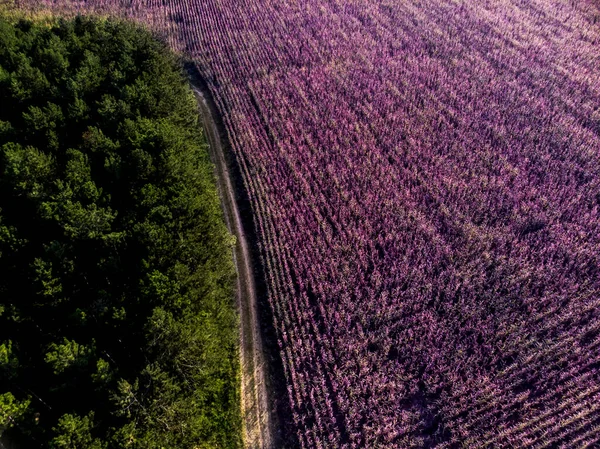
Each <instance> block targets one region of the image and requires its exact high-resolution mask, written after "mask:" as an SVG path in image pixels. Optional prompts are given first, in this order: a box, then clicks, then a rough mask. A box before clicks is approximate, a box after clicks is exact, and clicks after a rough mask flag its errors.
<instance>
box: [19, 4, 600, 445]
mask: <svg viewBox="0 0 600 449" xmlns="http://www.w3.org/2000/svg"><path fill="white" fill-rule="evenodd" d="M17 3H18V4H20V5H22V6H25V5H27V4H37V5H38V6H39V5H40V4H45V6H49V7H55V8H59V9H60V8H64V9H67V10H80V11H94V10H95V11H103V12H107V11H115V12H119V13H120V14H125V15H128V16H131V17H134V18H136V19H138V20H141V21H144V22H146V23H148V24H149V25H150V26H152V27H154V28H156V29H160V30H162V31H163V32H165V33H166V35H167V36H168V39H169V41H170V43H171V45H172V46H173V47H174V48H176V49H178V50H180V51H182V52H185V53H186V54H188V55H190V56H191V57H193V59H194V61H195V62H196V63H197V67H198V69H199V71H200V73H201V74H202V76H203V78H204V79H205V81H206V82H207V83H208V86H209V89H210V92H211V94H212V95H213V97H214V99H215V101H216V103H217V105H218V109H219V112H220V114H221V115H222V118H223V121H224V123H225V126H226V130H227V135H228V139H229V141H230V144H231V147H232V149H233V152H234V155H235V160H236V161H237V163H238V164H239V166H240V168H241V172H242V176H243V183H244V186H245V188H246V190H247V193H248V196H249V198H250V201H251V206H252V213H253V216H254V222H255V224H256V229H255V231H256V235H257V237H258V245H259V251H260V256H261V260H262V264H263V266H264V271H265V277H266V282H267V289H268V301H269V304H270V306H271V308H272V311H273V316H274V319H273V326H274V327H275V330H276V335H277V339H278V343H279V349H280V354H281V358H282V360H283V367H284V372H285V379H286V385H287V394H288V396H287V400H288V401H289V406H290V408H291V412H292V413H291V424H290V425H289V426H288V427H289V428H287V429H286V431H288V432H291V433H293V434H295V438H296V440H297V444H298V445H299V446H300V447H301V448H306V449H308V448H344V449H345V448H356V449H358V448H440V449H441V448H462V447H464V448H474V449H476V448H537V449H541V448H559V447H563V448H583V447H590V448H592V447H600V3H599V2H598V1H597V0H579V1H577V2H572V1H570V0H493V1H491V0H481V1H476V0H371V1H364V0H236V1H232V0H229V1H227V0H146V1H142V0H128V1H125V0H121V1H117V0H115V1H111V0H105V1H100V0H88V1H78V2H76V1H66V0H65V1H59V0H56V1H45V2H39V1H33V0H31V1H27V0H26V1H23V0H21V1H19V2H17Z"/></svg>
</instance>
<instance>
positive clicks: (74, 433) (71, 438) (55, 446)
mask: <svg viewBox="0 0 600 449" xmlns="http://www.w3.org/2000/svg"><path fill="white" fill-rule="evenodd" d="M93 423H94V412H90V413H89V414H88V415H87V416H84V417H83V418H81V417H79V416H77V415H70V414H65V415H63V416H61V418H60V419H59V420H58V425H57V426H56V427H55V428H54V429H53V430H54V432H55V433H56V436H55V437H54V438H53V439H52V441H51V442H50V449H83V448H86V449H105V448H106V447H107V444H106V442H102V441H100V440H99V439H97V438H94V437H93V436H92V429H93V427H94V426H93Z"/></svg>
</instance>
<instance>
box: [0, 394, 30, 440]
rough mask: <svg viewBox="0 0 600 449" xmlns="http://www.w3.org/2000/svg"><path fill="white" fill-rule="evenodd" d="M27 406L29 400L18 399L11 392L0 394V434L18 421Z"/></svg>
mask: <svg viewBox="0 0 600 449" xmlns="http://www.w3.org/2000/svg"><path fill="white" fill-rule="evenodd" d="M27 407H29V400H28V399H25V400H22V401H18V400H16V399H15V397H14V396H13V394H12V393H11V392H7V393H2V394H0V435H2V434H3V433H4V431H5V430H6V429H10V428H11V427H13V426H15V425H16V424H18V423H19V421H20V420H21V418H22V417H23V415H24V414H25V412H26V411H27Z"/></svg>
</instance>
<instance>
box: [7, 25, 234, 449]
mask: <svg viewBox="0 0 600 449" xmlns="http://www.w3.org/2000/svg"><path fill="white" fill-rule="evenodd" d="M234 243H235V239H234V237H232V236H231V235H230V234H229V233H228V231H227V229H226V226H225V224H224V221H223V213H222V210H221V207H220V203H219V198H218V195H217V190H216V187H215V179H214V173H213V165H212V164H211V162H210V158H209V156H208V153H207V148H206V143H205V140H204V136H203V132H202V129H201V127H200V125H199V119H198V109H197V104H196V100H195V97H194V95H193V92H192V90H191V88H190V86H189V82H188V80H187V78H186V75H185V73H184V71H183V69H182V64H181V61H180V59H179V58H178V57H177V56H176V55H175V54H173V53H172V52H171V51H170V50H169V49H168V47H167V46H166V44H164V43H162V42H161V41H159V40H157V39H156V38H155V36H153V35H152V34H151V33H150V32H149V31H146V30H145V29H142V28H140V27H139V26H136V25H132V24H130V23H127V22H123V21H116V20H101V19H92V18H83V17H77V18H75V19H69V20H66V19H60V20H56V21H53V22H52V23H50V24H48V23H37V22H31V21H26V20H19V21H14V20H7V19H0V273H1V276H0V441H2V442H5V443H6V444H10V445H12V446H14V447H23V448H25V447H27V448H35V447H50V448H53V449H59V448H60V449H63V448H64V449H67V448H88V449H104V448H144V449H153V448H156V449H158V448H179V447H181V448H191V447H194V448H214V447H219V448H237V447H240V445H241V436H240V435H241V430H240V429H241V417H240V409H239V394H240V393H239V386H238V384H239V370H240V368H239V358H238V352H239V347H238V346H239V345H238V340H237V335H238V321H239V320H238V316H237V312H236V308H235V303H234V281H235V270H234V265H233V260H232V251H231V249H232V246H233V245H234Z"/></svg>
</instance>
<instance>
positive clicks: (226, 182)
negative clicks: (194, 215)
mask: <svg viewBox="0 0 600 449" xmlns="http://www.w3.org/2000/svg"><path fill="white" fill-rule="evenodd" d="M194 92H195V93H196V96H197V97H198V105H199V109H200V113H201V117H202V122H203V126H204V130H205V134H206V138H207V140H208V144H209V152H210V156H211V159H212V161H213V163H214V164H215V168H216V175H217V187H218V189H219V195H220V197H221V203H222V206H223V211H224V213H225V222H226V224H227V227H228V228H229V231H230V232H231V233H232V234H234V235H235V237H236V239H237V242H236V246H235V249H234V251H233V257H234V262H235V265H236V269H237V274H238V277H237V279H238V280H237V303H238V307H239V313H240V362H241V368H242V369H241V371H242V372H241V374H242V382H241V384H242V385H241V401H242V404H241V408H242V419H243V438H244V447H245V448H246V449H275V440H276V438H275V431H274V428H275V426H274V421H275V416H274V415H275V414H274V413H273V411H272V410H271V408H270V401H269V396H268V389H267V382H266V381H267V367H266V365H265V348H264V344H263V338H262V335H261V330H260V321H259V314H258V302H257V296H256V287H255V283H254V267H253V266H252V261H251V257H250V251H249V247H248V242H247V239H246V236H245V233H244V228H243V224H242V220H241V217H240V213H239V210H238V206H237V202H236V196H235V190H234V188H233V183H232V180H231V175H230V171H229V168H228V165H227V161H226V159H225V155H224V151H223V144H222V142H221V137H220V134H219V130H218V128H217V125H216V123H215V120H214V118H213V114H214V113H215V111H214V110H213V108H212V107H211V105H210V102H209V99H208V97H207V95H206V94H205V93H204V92H203V91H202V90H200V89H198V88H194Z"/></svg>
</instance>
